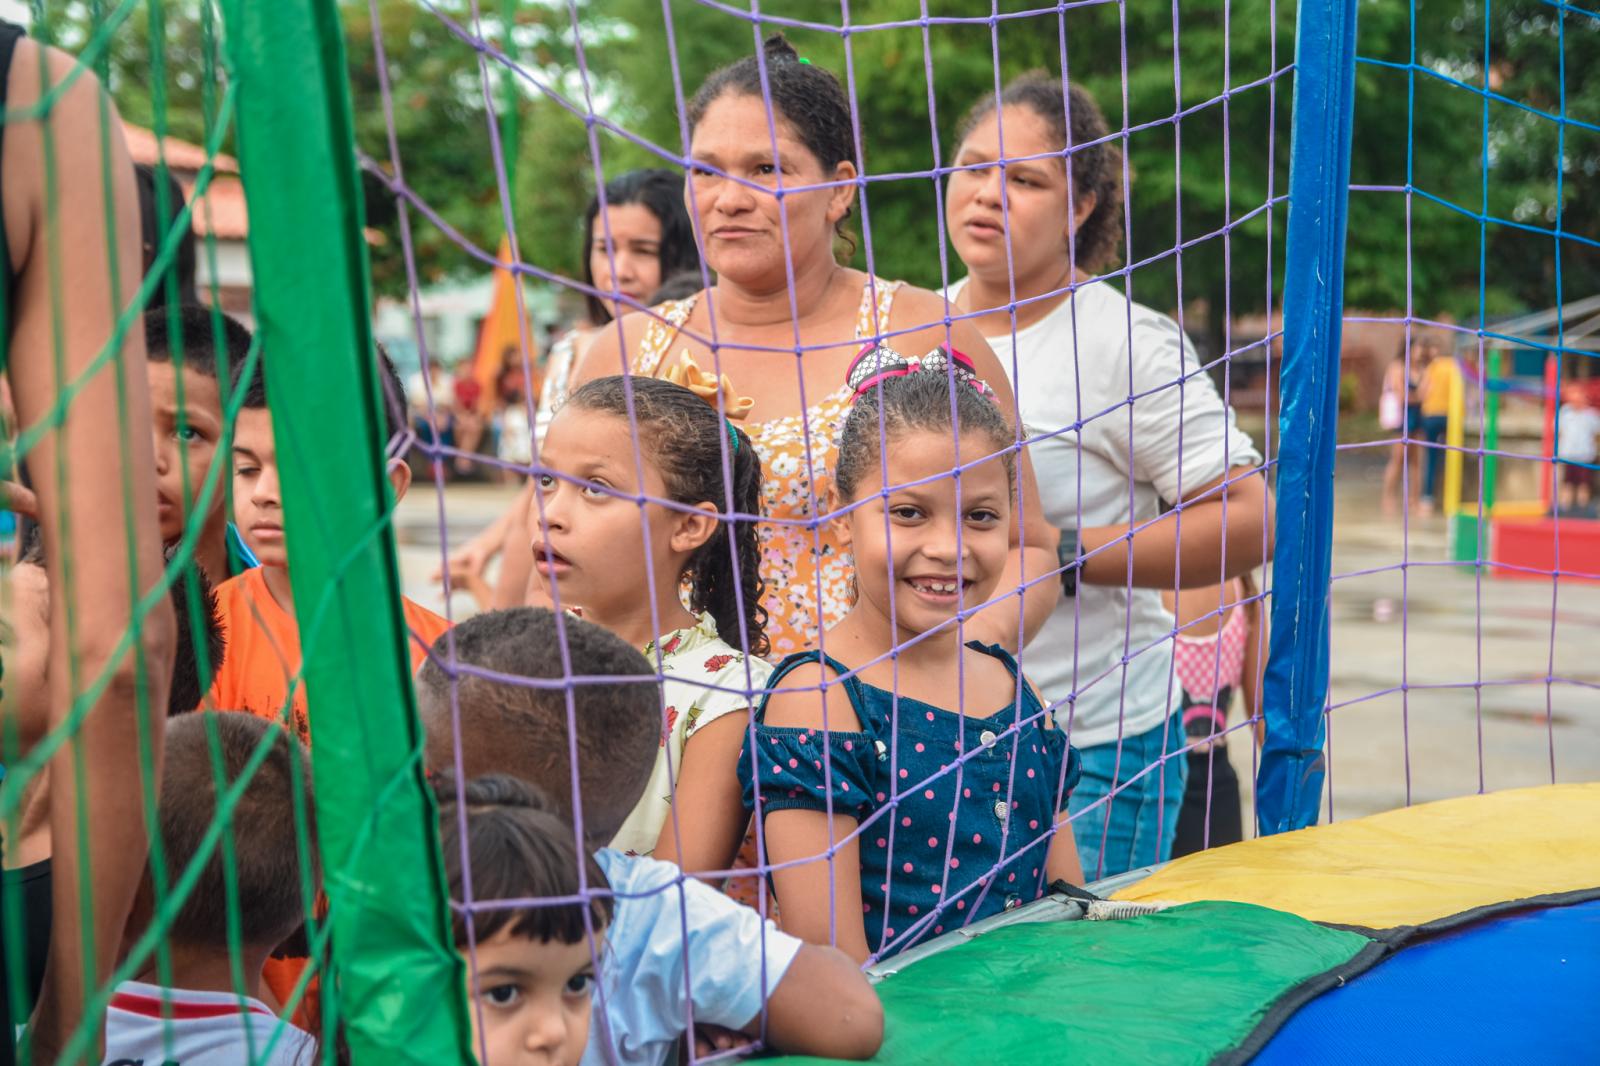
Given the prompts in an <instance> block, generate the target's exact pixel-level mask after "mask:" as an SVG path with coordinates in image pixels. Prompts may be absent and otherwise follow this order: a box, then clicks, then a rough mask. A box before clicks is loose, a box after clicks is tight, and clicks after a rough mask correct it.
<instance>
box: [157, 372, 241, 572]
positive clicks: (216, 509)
mask: <svg viewBox="0 0 1600 1066" xmlns="http://www.w3.org/2000/svg"><path fill="white" fill-rule="evenodd" d="M149 380H150V412H151V415H152V417H153V419H154V431H155V448H156V505H157V509H158V513H159V515H160V520H161V539H162V540H164V541H167V542H168V543H170V542H172V541H175V540H177V539H178V538H179V537H180V536H182V535H183V528H184V525H185V523H186V522H187V520H188V517H189V514H190V512H191V511H192V510H193V508H194V501H195V498H196V497H197V496H199V494H200V489H201V487H202V486H203V485H204V484H205V479H206V475H207V474H208V473H209V472H210V470H211V462H212V460H213V459H214V458H215V457H216V453H217V442H218V441H220V440H221V439H222V399H221V395H220V393H219V391H218V388H217V381H216V379H215V378H210V377H207V376H206V375H204V374H202V373H200V372H198V371H195V370H184V371H183V379H182V380H183V404H182V407H181V409H180V407H179V404H178V380H179V379H178V370H177V368H176V367H174V366H173V365H172V364H171V363H157V362H152V363H150V364H149ZM180 414H181V415H182V417H181V419H180V417H179V416H180ZM226 502H227V496H226V493H225V492H224V491H223V486H221V485H219V486H217V491H216V494H215V495H214V496H213V497H212V500H211V508H210V512H209V513H208V514H207V515H206V519H205V521H206V522H209V521H210V520H211V518H212V517H213V516H214V515H219V514H221V513H222V510H223V508H224V506H226Z"/></svg>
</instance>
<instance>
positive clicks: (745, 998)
mask: <svg viewBox="0 0 1600 1066" xmlns="http://www.w3.org/2000/svg"><path fill="white" fill-rule="evenodd" d="M595 861H596V862H598V863H599V864H600V869H601V870H602V871H604V873H605V875H606V880H607V881H609V882H610V884H611V891H612V892H613V893H614V894H615V896H616V904H615V907H614V909H613V911H612V919H611V926H610V928H608V929H607V930H606V947H605V956H604V958H603V959H602V960H601V966H600V992H599V993H598V994H597V996H596V998H595V1008H596V1009H595V1017H594V1022H593V1024H591V1025H590V1027H589V1046H588V1047H587V1048H585V1049H584V1052H583V1063H584V1066H603V1064H606V1063H610V1062H613V1061H615V1062H616V1063H618V1064H619V1066H643V1064H650V1066H659V1064H661V1063H665V1062H667V1061H668V1059H669V1058H670V1057H671V1055H672V1054H673V1053H674V1050H675V1048H676V1046H677V1042H678V1038H679V1037H681V1036H682V1035H683V1034H684V1032H685V1031H686V1019H687V1017H688V1013H689V1011H688V1006H689V997H688V996H687V995H686V994H685V989H684V979H683V968H684V965H685V961H686V957H687V964H688V967H689V976H690V979H691V981H692V982H693V1003H694V1018H695V1021H696V1022H709V1023H710V1024H712V1025H720V1026H722V1027H723V1028H725V1029H737V1028H739V1027H740V1026H742V1025H745V1024H747V1023H748V1022H749V1021H750V1019H752V1018H754V1017H755V1016H756V1014H757V1012H758V1011H760V1010H761V1005H762V1004H763V1003H764V1002H766V1000H767V999H769V998H770V997H771V995H772V992H773V990H774V989H776V988H777V987H778V982H779V981H781V980H783V975H784V974H785V973H787V972H788V970H789V964H790V963H791V962H793V961H794V957H795V955H796V954H798V953H799V951H800V948H801V947H802V946H803V945H802V944H801V942H800V941H799V940H797V939H795V938H794V937H792V936H789V935H788V934H787V933H781V932H779V931H778V927H777V926H775V925H773V924H772V923H771V922H768V921H763V920H762V918H761V916H760V915H759V914H757V913H756V912H755V911H754V910H752V909H751V908H749V907H746V906H744V905H743V904H742V903H735V902H734V901H733V900H731V899H729V898H728V897H727V896H724V895H723V894H722V893H721V892H718V891H717V890H716V889H714V888H711V887H710V886H709V885H707V884H705V883H704V882H702V881H697V880H695V879H694V878H692V877H685V876H684V874H683V871H682V870H680V869H678V867H676V866H674V865H672V864H671V863H668V862H661V861H659V860H657V859H645V858H639V857H635V856H627V855H623V854H622V853H621V852H619V851H615V850H613V849H611V848H605V849H602V850H601V851H598V852H596V853H595ZM680 902H681V905H680ZM685 928H687V929H688V930H689V937H688V940H687V942H685V940H684V935H683V931H684V929H685ZM763 945H765V947H764V949H763ZM763 953H764V954H765V976H766V982H765V984H764V985H763V983H762V980H761V978H762V966H763V958H762V956H763ZM608 1041H609V1042H610V1044H611V1046H612V1048H613V1049H614V1051H613V1053H612V1055H610V1056H608V1055H607V1054H606V1043H607V1042H608Z"/></svg>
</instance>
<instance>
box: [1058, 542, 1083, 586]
mask: <svg viewBox="0 0 1600 1066" xmlns="http://www.w3.org/2000/svg"><path fill="white" fill-rule="evenodd" d="M1056 562H1058V563H1060V564H1061V594H1062V595H1063V596H1066V597H1067V598H1068V599H1071V598H1072V597H1074V596H1076V595H1077V594H1078V567H1080V566H1082V565H1083V557H1082V556H1080V555H1079V554H1078V531H1077V530H1076V529H1063V530H1062V531H1061V543H1060V544H1059V545H1058V546H1057V547H1056Z"/></svg>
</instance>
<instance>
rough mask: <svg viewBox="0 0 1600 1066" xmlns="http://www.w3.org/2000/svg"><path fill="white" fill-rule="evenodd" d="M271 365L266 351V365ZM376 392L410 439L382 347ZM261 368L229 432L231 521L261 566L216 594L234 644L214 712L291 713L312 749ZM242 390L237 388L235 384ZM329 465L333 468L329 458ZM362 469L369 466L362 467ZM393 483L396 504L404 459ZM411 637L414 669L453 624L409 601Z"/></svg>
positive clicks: (391, 430)
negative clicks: (379, 390)
mask: <svg viewBox="0 0 1600 1066" xmlns="http://www.w3.org/2000/svg"><path fill="white" fill-rule="evenodd" d="M267 358H269V357H268V356H267V355H266V354H265V353H263V355H262V359H261V363H262V364H264V363H265V361H266V359H267ZM378 367H379V375H378V379H379V384H380V386H381V387H382V389H383V393H384V399H385V404H384V410H385V412H386V414H387V427H388V435H389V439H390V440H391V441H392V440H394V439H396V438H397V437H399V436H400V435H401V434H403V433H404V432H405V415H404V407H403V401H402V397H403V396H404V392H403V390H402V388H401V385H400V375H399V374H398V373H397V372H396V371H395V368H394V364H393V363H392V362H390V361H389V356H388V354H387V353H385V352H384V351H383V349H382V348H379V349H378ZM263 374H264V368H263V366H262V365H259V364H258V366H257V368H256V373H255V374H254V375H253V376H252V377H251V378H250V381H249V384H248V386H247V387H246V389H245V394H244V406H243V407H242V408H241V409H240V411H239V418H238V421H237V422H236V424H235V425H234V430H233V513H234V518H235V520H236V521H237V523H238V525H239V528H240V530H241V531H242V532H243V533H244V538H245V543H246V544H248V545H249V546H250V549H251V551H253V552H254V553H255V555H256V557H257V558H258V559H260V560H261V565H260V566H258V567H256V568H255V569H253V570H247V571H245V572H244V573H243V574H241V575H239V576H238V577H236V578H232V579H231V580H228V581H225V582H223V583H222V584H221V585H219V586H218V587H217V604H218V607H219V609H220V610H221V613H222V623H223V627H224V629H225V630H226V631H227V636H228V655H227V658H225V659H224V660H223V662H222V669H221V670H219V671H218V672H217V679H216V682H215V683H214V684H213V685H212V686H211V691H210V692H209V693H208V694H207V700H208V701H209V705H210V706H211V707H214V708H217V709H219V710H227V711H249V712H250V713H251V714H257V715H261V716H262V717H264V718H271V719H274V720H280V719H282V718H283V715H284V711H285V708H290V709H291V710H292V714H293V719H292V720H293V722H294V726H295V729H296V731H297V732H298V733H299V735H300V738H301V739H302V740H306V741H309V739H310V726H309V723H308V721H307V718H306V692H305V687H304V686H303V685H301V684H300V683H299V679H298V676H297V675H298V674H299V672H300V629H299V625H298V624H297V623H296V621H295V615H294V591H293V588H292V587H291V585H290V583H289V554H288V549H287V546H286V544H285V541H284V531H283V502H282V499H281V498H280V496H279V489H278V456H277V451H276V448H275V447H274V444H273V436H272V415H271V413H270V412H269V411H268V410H267V390H266V379H265V377H264V376H263ZM235 385H236V386H237V381H235ZM328 461H331V460H328ZM358 461H364V460H358ZM388 474H389V484H390V485H391V486H392V487H393V489H394V496H395V500H396V501H397V502H398V501H399V500H400V499H402V498H403V497H404V496H405V494H406V489H407V488H409V487H410V485H411V469H410V468H409V467H408V466H406V464H405V462H404V461H403V460H402V459H399V458H390V459H389V460H388ZM402 609H403V610H404V612H405V622H406V627H407V629H409V630H410V632H411V640H410V651H411V666H412V669H413V670H414V669H416V667H417V665H418V664H419V663H420V662H421V661H422V659H423V657H424V656H425V655H426V654H427V650H428V645H430V644H432V643H433V641H434V639H435V638H436V637H438V635H439V634H440V633H443V632H444V631H445V630H446V629H447V628H449V625H450V623H449V622H447V621H445V620H444V619H443V618H440V617H439V616H438V615H436V614H434V613H433V612H432V611H430V610H427V609H426V608H424V607H420V606H418V605H417V604H415V603H412V602H411V601H410V600H409V599H408V600H404V601H403V603H402Z"/></svg>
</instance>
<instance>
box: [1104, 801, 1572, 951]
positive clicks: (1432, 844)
mask: <svg viewBox="0 0 1600 1066" xmlns="http://www.w3.org/2000/svg"><path fill="white" fill-rule="evenodd" d="M1586 889H1589V890H1600V784H1574V785H1547V786H1544V787H1541V788H1522V789H1513V790H1508V791H1505V792H1491V793H1489V794H1487V795H1483V796H1464V797H1462V798H1460V799H1450V800H1441V801H1439V802H1437V803H1424V804H1419V805H1417V806H1415V807H1408V808H1405V809H1403V810H1397V811H1387V812H1385V813H1383V814H1374V815H1371V816H1369V817H1366V818H1357V819H1353V820H1351V821H1348V822H1335V823H1334V824H1332V825H1323V826H1313V827H1312V828H1310V829H1302V830H1300V831H1299V832H1295V833H1281V834H1279V835H1277V836H1270V837H1259V838H1257V839H1255V840H1247V841H1244V842H1243V843H1240V844H1231V845H1229V846H1227V847H1224V848H1214V849H1212V850H1211V851H1202V852H1199V853H1197V854H1194V855H1186V856H1184V857H1183V858H1181V859H1178V860H1176V861H1174V862H1172V863H1169V864H1168V865H1167V866H1165V867H1163V868H1162V869H1160V870H1158V871H1156V872H1155V873H1154V874H1151V875H1150V876H1149V877H1147V878H1145V879H1144V880H1143V881H1140V882H1138V883H1137V884H1134V885H1130V886H1129V887H1127V888H1125V889H1123V890H1122V891H1120V892H1118V893H1116V894H1115V896H1114V897H1113V898H1115V899H1120V900H1138V901H1153V900H1170V901H1174V902H1182V903H1189V902H1193V901H1196V900H1234V901H1236V902H1239V903H1255V904H1258V905H1260V906H1263V907H1274V908H1277V909H1278V910H1284V911H1289V912H1290V913H1292V914H1298V915H1299V916H1300V917H1302V918H1308V919H1310V920H1312V921H1318V922H1334V923H1338V924H1342V925H1356V926H1364V927H1366V928H1368V929H1389V928H1392V927H1395V926H1406V925H1422V924H1424V923H1427V922H1433V921H1437V920H1439V919H1441V918H1448V917H1449V916H1451V915H1453V914H1460V913H1462V912H1463V911H1470V910H1475V909H1477V908H1479V907H1486V906H1491V905H1494V904H1497V903H1506V902H1509V901H1511V900H1518V899H1527V898H1529V897H1532V896H1548V895H1555V894H1558V893H1567V892H1579V891H1583V890H1586Z"/></svg>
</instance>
